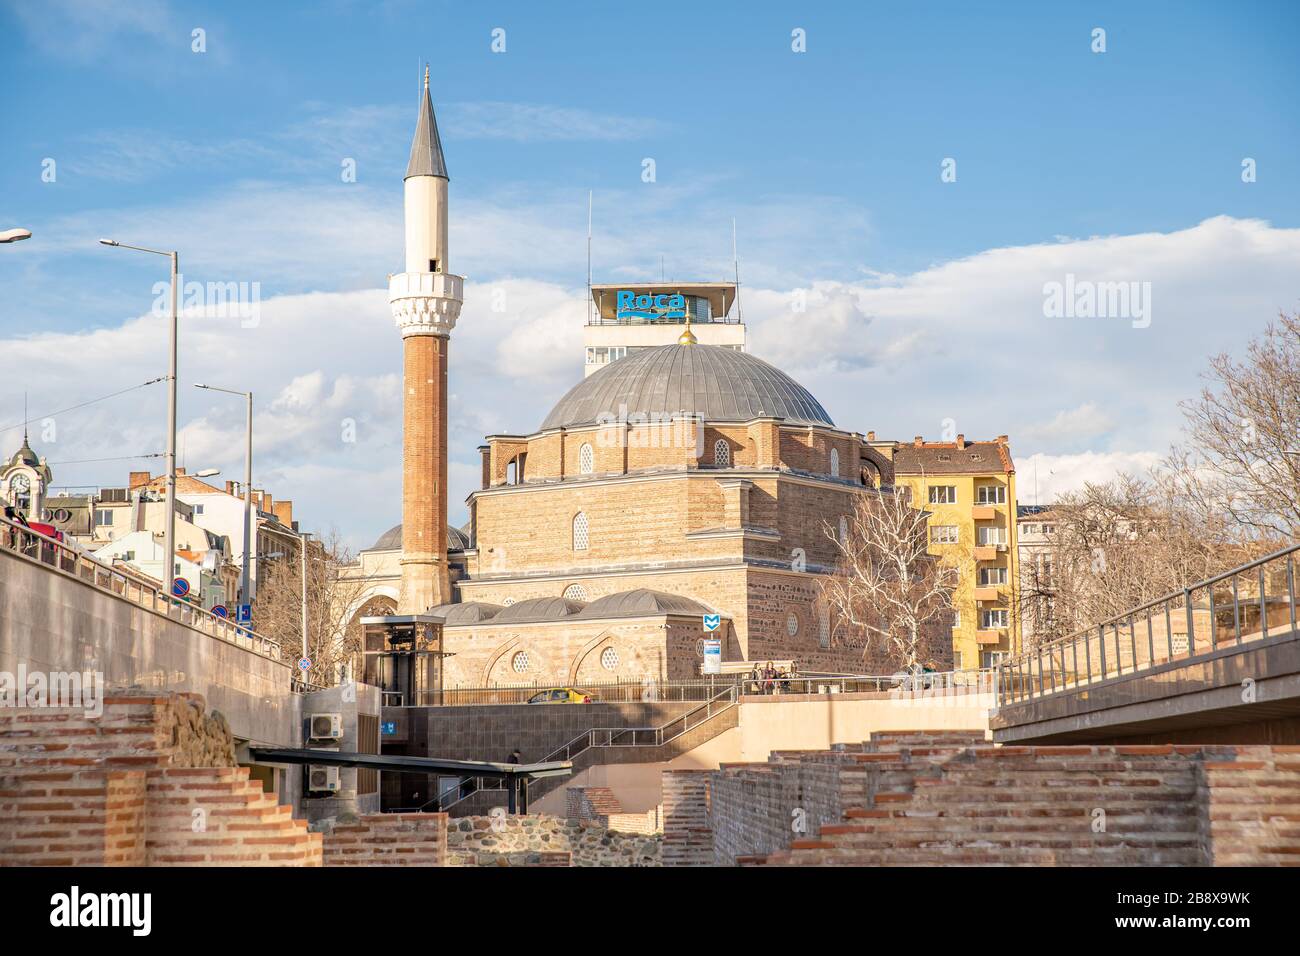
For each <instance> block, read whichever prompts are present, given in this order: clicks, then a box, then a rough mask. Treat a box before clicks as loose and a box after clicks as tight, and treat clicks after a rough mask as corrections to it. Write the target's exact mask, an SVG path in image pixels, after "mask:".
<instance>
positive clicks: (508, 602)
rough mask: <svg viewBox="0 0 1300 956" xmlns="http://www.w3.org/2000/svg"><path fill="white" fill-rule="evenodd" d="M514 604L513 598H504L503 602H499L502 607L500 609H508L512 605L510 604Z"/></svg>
mask: <svg viewBox="0 0 1300 956" xmlns="http://www.w3.org/2000/svg"><path fill="white" fill-rule="evenodd" d="M514 603H515V599H514V598H506V599H505V600H504V601H502V602H501V606H502V607H509V606H510V605H512V604H514Z"/></svg>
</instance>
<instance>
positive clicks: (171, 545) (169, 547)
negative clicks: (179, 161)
mask: <svg viewBox="0 0 1300 956" xmlns="http://www.w3.org/2000/svg"><path fill="white" fill-rule="evenodd" d="M99 241H100V244H101V245H105V246H116V247H117V248H119V249H133V250H135V251H136V252H147V253H149V254H151V255H155V256H167V257H168V258H169V259H171V264H172V275H171V283H172V294H171V300H172V308H171V323H170V332H169V333H168V346H167V353H168V362H167V485H166V487H167V524H166V529H167V530H166V533H165V534H164V536H163V548H164V550H165V551H166V552H167V556H166V561H167V563H166V564H165V565H164V566H163V567H164V569H165V570H164V573H165V576H166V579H165V580H164V581H163V584H164V586H165V587H166V588H167V593H168V594H171V593H172V589H173V586H174V582H175V578H176V325H177V321H176V319H177V316H176V285H177V275H178V271H179V270H178V256H177V254H176V251H175V250H172V251H171V252H163V251H162V250H160V249H147V248H145V247H144V246H130V245H127V244H126V243H124V242H118V241H117V240H116V239H101V240H99Z"/></svg>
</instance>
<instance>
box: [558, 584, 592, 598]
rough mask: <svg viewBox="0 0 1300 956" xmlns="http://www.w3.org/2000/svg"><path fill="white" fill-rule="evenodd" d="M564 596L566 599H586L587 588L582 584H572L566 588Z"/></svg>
mask: <svg viewBox="0 0 1300 956" xmlns="http://www.w3.org/2000/svg"><path fill="white" fill-rule="evenodd" d="M563 597H564V599H565V600H566V601H585V600H587V589H586V588H584V587H583V586H582V585H581V584H570V585H569V586H568V587H567V588H565V589H564V595H563Z"/></svg>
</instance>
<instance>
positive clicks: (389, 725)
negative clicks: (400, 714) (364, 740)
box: [379, 720, 397, 737]
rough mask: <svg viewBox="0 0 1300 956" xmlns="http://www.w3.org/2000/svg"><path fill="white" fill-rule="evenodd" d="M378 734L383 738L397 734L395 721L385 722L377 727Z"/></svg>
mask: <svg viewBox="0 0 1300 956" xmlns="http://www.w3.org/2000/svg"><path fill="white" fill-rule="evenodd" d="M379 733H380V735H381V736H384V737H392V736H393V735H394V734H396V733H397V721H395V720H385V721H384V722H383V723H382V724H380V725H379Z"/></svg>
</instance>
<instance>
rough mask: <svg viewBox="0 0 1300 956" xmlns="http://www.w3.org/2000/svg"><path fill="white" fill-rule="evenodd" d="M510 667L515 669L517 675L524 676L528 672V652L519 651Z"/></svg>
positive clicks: (511, 661)
mask: <svg viewBox="0 0 1300 956" xmlns="http://www.w3.org/2000/svg"><path fill="white" fill-rule="evenodd" d="M510 666H511V667H513V668H514V670H515V673H516V674H522V673H523V672H524V671H526V670H528V652H527V651H519V652H518V653H516V654H515V656H514V657H512V658H511V659H510Z"/></svg>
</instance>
